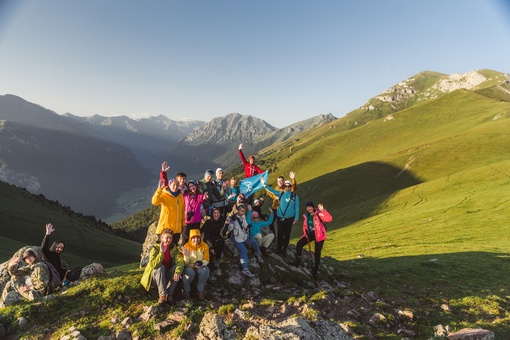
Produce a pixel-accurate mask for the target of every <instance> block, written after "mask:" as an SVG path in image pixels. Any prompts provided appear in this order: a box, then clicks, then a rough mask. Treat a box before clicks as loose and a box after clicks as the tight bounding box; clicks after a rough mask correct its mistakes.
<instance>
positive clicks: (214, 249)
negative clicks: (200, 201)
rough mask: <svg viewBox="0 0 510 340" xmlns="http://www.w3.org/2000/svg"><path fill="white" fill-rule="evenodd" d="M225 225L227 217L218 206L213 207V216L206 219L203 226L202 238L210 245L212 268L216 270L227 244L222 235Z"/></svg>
mask: <svg viewBox="0 0 510 340" xmlns="http://www.w3.org/2000/svg"><path fill="white" fill-rule="evenodd" d="M224 227H225V217H223V216H221V211H220V209H218V208H213V211H212V218H210V219H208V220H206V221H205V222H204V225H203V226H202V239H203V240H204V242H206V243H207V245H208V246H209V253H210V255H209V256H210V258H211V261H210V266H209V267H210V268H209V269H210V270H215V269H217V268H218V267H219V266H220V259H221V255H222V253H223V247H224V245H225V243H224V240H223V237H222V235H221V232H222V229H223V228H224Z"/></svg>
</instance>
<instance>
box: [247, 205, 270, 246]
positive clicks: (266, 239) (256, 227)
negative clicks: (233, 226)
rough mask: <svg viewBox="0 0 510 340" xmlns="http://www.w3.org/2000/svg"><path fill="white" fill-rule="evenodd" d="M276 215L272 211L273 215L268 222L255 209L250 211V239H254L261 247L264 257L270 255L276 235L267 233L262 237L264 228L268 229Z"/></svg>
mask: <svg viewBox="0 0 510 340" xmlns="http://www.w3.org/2000/svg"><path fill="white" fill-rule="evenodd" d="M273 218H274V214H273V212H272V211H271V215H269V218H268V220H267V221H262V220H261V219H260V214H259V213H258V212H257V211H255V209H253V210H250V211H248V223H249V224H251V228H250V237H253V238H254V239H255V241H257V244H258V245H259V248H260V252H261V253H262V255H264V256H268V255H269V245H270V244H271V242H273V240H274V234H273V233H271V232H267V233H265V234H264V235H262V227H267V226H269V225H270V224H271V223H272V222H273Z"/></svg>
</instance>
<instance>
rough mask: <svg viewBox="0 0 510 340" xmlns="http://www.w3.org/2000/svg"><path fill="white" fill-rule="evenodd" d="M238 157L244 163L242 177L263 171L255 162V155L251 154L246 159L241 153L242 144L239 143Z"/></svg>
mask: <svg viewBox="0 0 510 340" xmlns="http://www.w3.org/2000/svg"><path fill="white" fill-rule="evenodd" d="M239 157H240V158H241V161H242V162H243V165H244V178H249V177H251V176H255V175H259V174H261V173H263V172H264V171H263V170H262V169H261V168H259V167H258V166H257V165H256V164H255V157H254V156H253V155H251V156H250V157H248V161H247V160H246V158H245V157H244V154H243V144H239Z"/></svg>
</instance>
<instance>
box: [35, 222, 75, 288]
mask: <svg viewBox="0 0 510 340" xmlns="http://www.w3.org/2000/svg"><path fill="white" fill-rule="evenodd" d="M54 231H55V228H53V224H51V223H48V224H46V234H45V235H44V238H43V240H42V244H41V249H42V252H43V254H44V257H46V259H47V260H48V262H49V263H51V264H52V265H53V267H55V269H56V270H57V271H58V274H59V275H60V280H61V281H62V280H64V277H65V275H66V272H67V270H68V269H69V268H67V267H66V266H63V265H62V260H61V258H60V255H61V254H62V252H63V251H64V248H65V245H64V242H62V241H54V242H53V244H52V245H51V247H50V246H49V245H50V235H51V233H52V232H54Z"/></svg>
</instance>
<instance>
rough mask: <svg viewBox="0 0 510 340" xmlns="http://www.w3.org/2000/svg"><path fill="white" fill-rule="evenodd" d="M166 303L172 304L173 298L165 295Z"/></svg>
mask: <svg viewBox="0 0 510 340" xmlns="http://www.w3.org/2000/svg"><path fill="white" fill-rule="evenodd" d="M166 302H168V303H169V304H172V303H174V298H173V296H172V295H167V297H166Z"/></svg>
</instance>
